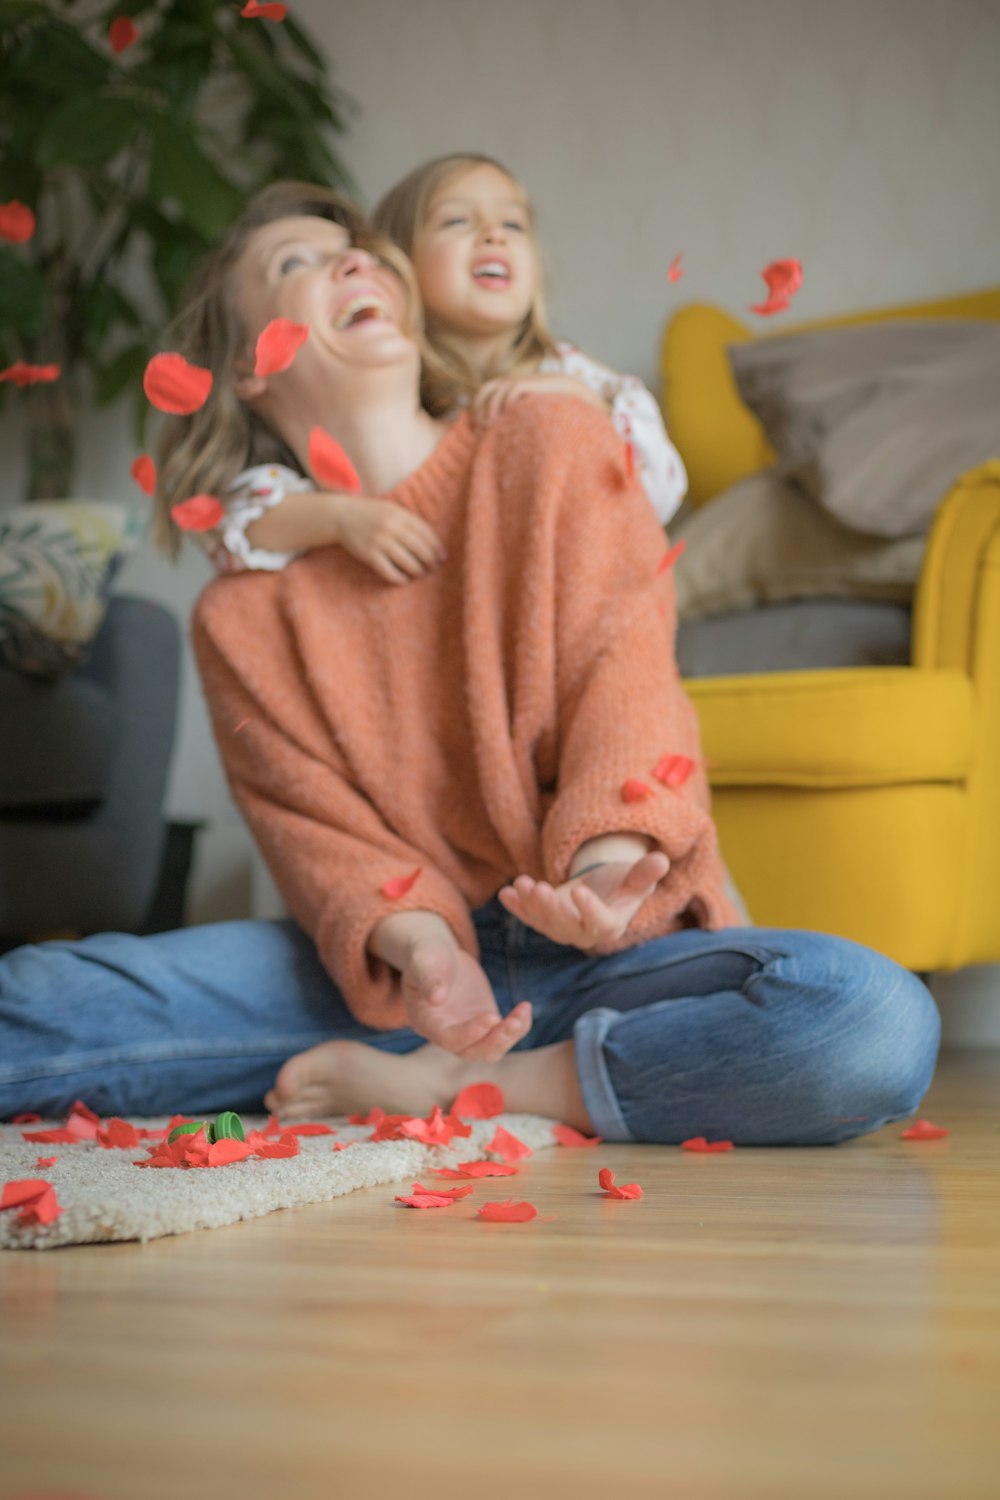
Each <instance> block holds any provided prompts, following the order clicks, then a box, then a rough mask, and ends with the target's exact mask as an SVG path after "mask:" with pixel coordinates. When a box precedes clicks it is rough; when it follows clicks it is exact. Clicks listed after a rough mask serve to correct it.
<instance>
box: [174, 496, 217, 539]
mask: <svg viewBox="0 0 1000 1500" xmlns="http://www.w3.org/2000/svg"><path fill="white" fill-rule="evenodd" d="M170 514H171V515H172V516H173V518H174V523H175V525H177V526H179V527H180V529H181V531H211V530H212V529H213V527H215V526H218V524H219V522H220V521H221V520H222V518H223V516H224V515H225V514H226V507H225V506H224V505H223V503H222V501H221V500H219V499H218V498H217V496H215V495H192V496H191V498H190V500H181V501H179V502H178V503H177V505H172V506H171V507H170Z"/></svg>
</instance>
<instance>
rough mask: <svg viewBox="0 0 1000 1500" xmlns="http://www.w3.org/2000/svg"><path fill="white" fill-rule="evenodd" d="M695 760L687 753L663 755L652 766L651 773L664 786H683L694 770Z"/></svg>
mask: <svg viewBox="0 0 1000 1500" xmlns="http://www.w3.org/2000/svg"><path fill="white" fill-rule="evenodd" d="M694 767H695V762H694V761H693V760H692V759H691V757H690V756H689V755H669V754H668V755H664V756H663V757H662V758H661V759H660V760H659V761H657V763H656V765H655V766H654V767H653V772H652V774H653V775H654V776H655V777H656V779H657V781H662V782H663V785H664V786H670V787H674V788H675V789H676V788H677V787H679V786H683V785H684V783H685V781H687V779H688V777H689V776H690V775H691V772H692V771H693V770H694Z"/></svg>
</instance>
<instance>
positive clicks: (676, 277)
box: [667, 251, 685, 281]
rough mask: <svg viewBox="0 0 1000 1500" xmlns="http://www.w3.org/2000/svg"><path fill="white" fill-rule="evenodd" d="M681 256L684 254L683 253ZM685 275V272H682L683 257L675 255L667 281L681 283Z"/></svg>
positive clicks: (668, 269)
mask: <svg viewBox="0 0 1000 1500" xmlns="http://www.w3.org/2000/svg"><path fill="white" fill-rule="evenodd" d="M681 254H683V251H682V252H681ZM683 275H685V272H684V271H682V270H681V257H680V255H675V256H674V258H673V260H672V261H671V262H670V264H669V266H668V267H667V280H668V281H680V279H681V277H682V276H683Z"/></svg>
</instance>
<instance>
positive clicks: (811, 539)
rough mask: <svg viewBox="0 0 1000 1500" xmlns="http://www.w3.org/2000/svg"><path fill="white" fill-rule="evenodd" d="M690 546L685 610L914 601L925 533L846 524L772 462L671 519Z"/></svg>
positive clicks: (679, 576)
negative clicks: (792, 602) (892, 535)
mask: <svg viewBox="0 0 1000 1500" xmlns="http://www.w3.org/2000/svg"><path fill="white" fill-rule="evenodd" d="M682 537H683V539H684V541H685V542H686V547H685V550H684V553H683V555H682V556H681V557H680V558H679V559H678V562H677V566H676V568H675V570H674V583H675V586H676V589H677V610H678V614H679V615H680V617H681V618H682V619H685V620H693V619H698V618H700V617H702V616H705V615H719V614H725V613H727V612H728V611H730V610H737V609H752V608H753V607H754V606H755V605H758V604H770V603H775V602H777V601H779V600H786V599H818V598H822V599H838V598H839V599H870V600H882V601H885V602H887V603H892V604H908V603H909V602H910V600H911V599H912V597H913V590H914V585H915V583H916V580H917V577H918V576H919V573H920V566H921V562H922V559H923V553H924V547H925V538H924V537H921V536H912V537H903V538H902V539H898V540H893V541H885V540H884V539H883V538H881V537H873V536H864V535H861V534H860V533H859V532H856V531H851V530H850V529H849V528H848V527H846V526H843V525H842V524H841V523H840V522H839V521H838V520H836V519H835V517H833V516H831V515H829V514H828V513H827V512H826V511H825V510H824V509H823V508H822V507H821V506H819V505H817V504H816V502H815V501H814V500H813V499H812V498H811V497H810V496H809V495H807V494H805V493H804V492H803V491H802V490H801V489H799V487H798V486H797V485H796V484H794V483H793V482H792V481H790V480H787V479H783V478H782V477H781V476H780V475H779V474H778V473H777V472H776V471H775V470H774V469H765V470H763V471H762V472H761V473H759V474H753V475H751V476H750V478H749V479H741V480H740V481H739V483H738V484H734V485H731V486H730V487H729V489H728V490H723V492H722V494H721V495H717V496H716V497H715V499H714V500H710V501H708V503H707V504H705V505H700V506H699V507H698V509H697V510H695V511H692V512H691V514H690V515H688V516H686V517H685V518H684V519H683V520H681V521H680V522H679V523H676V522H675V523H674V524H673V525H672V526H671V527H670V540H671V542H677V541H679V540H680V539H681V538H682Z"/></svg>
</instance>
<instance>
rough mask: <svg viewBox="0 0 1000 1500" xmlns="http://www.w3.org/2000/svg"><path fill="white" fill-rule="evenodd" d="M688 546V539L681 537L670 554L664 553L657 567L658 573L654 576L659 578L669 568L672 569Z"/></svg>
mask: <svg viewBox="0 0 1000 1500" xmlns="http://www.w3.org/2000/svg"><path fill="white" fill-rule="evenodd" d="M686 546H687V538H686V537H681V539H680V541H679V542H675V543H674V545H673V546H672V547H671V548H670V550H669V551H668V552H664V554H663V556H662V557H661V558H660V561H659V562H658V563H657V565H656V572H655V573H654V574H653V577H654V578H659V576H660V574H661V573H665V572H666V571H667V569H668V568H672V567H673V565H674V563H675V562H676V561H677V559H678V558H679V557H680V555H681V553H682V552H683V551H684V548H685V547H686Z"/></svg>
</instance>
